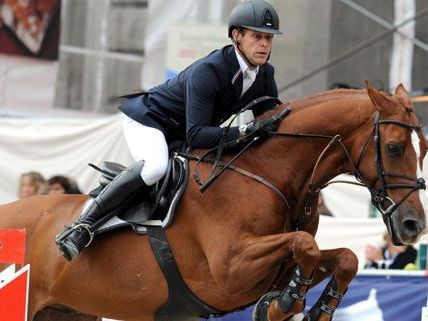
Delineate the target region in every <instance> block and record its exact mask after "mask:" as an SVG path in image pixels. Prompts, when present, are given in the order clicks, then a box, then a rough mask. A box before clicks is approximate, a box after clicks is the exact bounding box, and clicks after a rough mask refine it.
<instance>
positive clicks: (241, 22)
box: [229, 0, 282, 38]
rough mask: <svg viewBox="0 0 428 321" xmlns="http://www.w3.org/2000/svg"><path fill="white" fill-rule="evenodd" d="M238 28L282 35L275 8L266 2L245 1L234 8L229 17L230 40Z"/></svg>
mask: <svg viewBox="0 0 428 321" xmlns="http://www.w3.org/2000/svg"><path fill="white" fill-rule="evenodd" d="M236 27H243V28H247V29H251V30H254V31H260V32H266V33H272V34H282V32H281V31H279V18H278V14H277V13H276V10H275V8H274V7H273V6H272V5H271V4H270V3H268V2H266V1H264V0H245V1H242V2H240V3H239V4H238V5H237V6H236V7H235V8H233V10H232V12H231V13H230V16H229V38H232V31H233V29H235V28H236Z"/></svg>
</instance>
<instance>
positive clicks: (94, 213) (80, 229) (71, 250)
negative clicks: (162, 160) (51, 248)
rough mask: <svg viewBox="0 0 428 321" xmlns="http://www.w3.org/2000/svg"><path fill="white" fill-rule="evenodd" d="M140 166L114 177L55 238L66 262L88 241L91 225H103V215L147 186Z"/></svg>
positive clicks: (77, 253) (142, 162)
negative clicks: (73, 221)
mask: <svg viewBox="0 0 428 321" xmlns="http://www.w3.org/2000/svg"><path fill="white" fill-rule="evenodd" d="M143 166H144V161H140V162H137V163H135V164H134V165H132V166H131V167H129V168H127V169H126V170H124V171H123V172H121V173H120V174H119V175H117V176H116V177H115V178H114V179H113V180H112V181H111V182H110V183H109V184H108V185H107V186H106V187H105V188H104V189H103V190H102V191H101V193H100V194H99V195H98V196H97V197H96V198H92V199H90V200H89V201H88V202H87V203H86V204H85V206H84V207H83V210H82V213H81V214H80V216H79V218H78V220H77V221H76V222H75V223H74V224H73V226H70V227H67V228H66V229H65V230H64V231H63V232H62V233H61V234H59V235H57V236H56V238H55V243H56V244H57V246H58V247H59V249H60V251H61V252H62V254H63V255H64V257H65V258H66V259H67V260H69V261H71V260H72V259H73V258H75V257H76V256H77V255H79V253H80V251H81V250H82V249H83V248H84V247H87V246H88V245H89V244H90V243H91V242H92V240H93V238H94V233H93V227H94V225H95V224H96V225H98V226H99V225H101V224H103V223H104V222H105V221H106V220H107V219H108V218H109V216H108V215H107V214H109V213H111V212H112V211H113V210H115V209H117V208H118V207H119V206H120V205H122V204H123V203H124V202H125V201H126V200H127V199H129V197H131V196H133V195H135V192H136V191H138V190H140V189H143V188H146V187H147V185H146V184H145V183H144V181H143V180H142V178H141V176H140V172H141V169H142V168H143ZM103 219H104V220H103Z"/></svg>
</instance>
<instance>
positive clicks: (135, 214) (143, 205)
mask: <svg viewBox="0 0 428 321" xmlns="http://www.w3.org/2000/svg"><path fill="white" fill-rule="evenodd" d="M180 148H181V147H174V148H173V149H172V150H171V152H170V158H169V160H168V167H167V171H166V174H165V176H164V177H163V178H162V179H161V180H160V181H159V182H158V183H157V184H155V185H153V187H152V188H151V190H149V191H147V190H145V191H142V192H140V193H137V194H136V195H134V196H133V197H132V198H131V199H130V200H129V201H128V202H127V203H125V204H124V205H123V206H121V207H120V208H119V209H117V210H115V212H116V213H117V214H116V215H115V216H112V217H111V218H110V219H109V220H108V221H106V222H105V223H104V224H102V225H101V226H99V227H97V228H96V229H95V231H94V233H95V234H96V235H98V234H101V233H104V232H108V231H111V230H114V229H117V228H123V227H131V228H132V229H133V230H134V231H135V232H136V233H137V234H147V226H159V227H162V228H164V229H166V228H167V227H168V226H169V225H170V224H171V222H172V220H173V216H174V213H175V208H176V207H177V204H178V202H179V201H180V199H181V196H182V195H183V193H184V191H185V189H186V186H187V182H188V177H189V170H188V160H187V159H185V158H182V157H180V156H178V154H177V153H176V152H177V151H179V150H180ZM89 165H90V166H91V167H93V168H95V169H96V170H98V171H99V172H101V174H102V175H101V178H100V180H99V186H98V187H97V188H95V189H94V190H92V191H91V192H90V193H89V195H90V196H91V197H96V196H97V195H98V194H99V193H100V192H101V191H102V190H103V189H104V188H105V186H107V185H108V184H109V183H110V182H111V181H112V180H113V179H114V178H115V177H116V176H117V175H118V174H119V173H121V172H122V171H123V170H125V169H126V167H125V166H123V165H121V164H118V163H114V162H107V161H106V162H104V163H103V165H102V167H101V168H99V167H97V166H95V165H93V164H89Z"/></svg>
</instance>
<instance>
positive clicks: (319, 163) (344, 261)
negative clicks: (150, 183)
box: [0, 83, 427, 321]
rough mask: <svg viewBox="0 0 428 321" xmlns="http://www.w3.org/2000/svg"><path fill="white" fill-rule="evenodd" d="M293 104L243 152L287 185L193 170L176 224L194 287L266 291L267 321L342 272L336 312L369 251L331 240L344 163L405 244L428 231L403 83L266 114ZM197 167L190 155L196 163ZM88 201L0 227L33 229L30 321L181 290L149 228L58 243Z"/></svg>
mask: <svg viewBox="0 0 428 321" xmlns="http://www.w3.org/2000/svg"><path fill="white" fill-rule="evenodd" d="M285 107H288V108H290V110H291V112H290V113H289V115H288V116H287V117H286V118H284V119H283V120H282V121H281V122H280V126H279V129H278V131H277V132H276V133H271V134H272V135H271V136H272V137H269V138H267V139H266V140H265V141H264V142H262V143H257V144H254V145H252V146H251V147H250V148H249V149H247V150H246V151H245V152H243V153H242V155H241V156H240V157H239V158H238V159H237V160H236V161H235V162H234V166H235V167H237V168H238V167H239V168H241V169H245V171H247V172H251V173H253V174H256V175H258V176H259V177H263V179H264V180H266V181H269V182H270V183H271V184H272V185H274V186H275V187H276V189H277V190H276V192H275V191H274V190H273V189H271V188H268V186H267V185H266V184H261V183H260V180H259V181H258V180H254V179H252V178H251V177H249V176H245V175H242V174H240V173H238V172H236V171H233V170H225V172H224V173H223V175H222V176H221V177H220V178H219V179H218V180H216V181H215V182H214V183H213V184H212V185H211V186H210V187H209V188H208V189H207V190H206V191H205V192H204V193H201V192H200V191H199V186H198V184H196V183H195V181H193V179H191V180H189V184H188V186H187V189H186V192H185V194H184V196H183V199H182V200H181V202H180V204H179V206H178V207H177V213H176V216H175V221H174V222H173V224H171V226H170V227H169V228H168V229H167V230H166V234H167V237H168V240H169V243H170V246H171V248H172V252H173V254H174V257H175V259H176V262H177V265H178V268H179V271H180V273H181V275H182V277H183V279H184V280H185V282H186V284H187V286H188V287H189V288H190V289H191V291H192V292H193V293H194V294H195V295H196V296H197V297H198V298H199V299H200V300H202V301H203V302H204V303H206V304H207V305H209V306H211V307H212V308H214V309H216V310H218V311H223V312H225V313H226V312H229V311H234V310H237V309H239V308H243V307H245V306H248V305H250V304H253V303H255V302H257V301H258V300H259V298H261V297H262V296H263V298H262V299H261V300H260V301H259V302H258V304H257V308H256V309H255V312H254V319H255V320H270V321H282V320H287V319H289V318H290V317H291V316H293V315H295V314H297V313H300V312H302V311H303V308H304V304H305V298H304V296H305V293H306V291H307V290H308V289H309V288H310V287H312V286H314V285H315V284H317V283H319V282H320V281H321V280H323V279H325V278H326V277H331V281H330V284H329V288H328V289H327V290H326V291H325V293H323V296H322V298H321V299H320V301H319V302H317V304H316V305H315V306H314V308H312V309H311V311H310V312H309V314H308V315H307V316H306V319H307V320H331V314H332V313H333V312H334V309H335V308H336V306H337V305H338V304H339V302H340V299H341V298H342V295H343V294H344V293H345V292H346V289H347V287H348V284H349V283H350V281H351V280H352V278H353V277H354V276H355V274H356V272H357V268H358V261H357V257H356V256H355V254H354V253H353V252H352V251H351V250H349V249H346V248H339V249H330V250H320V249H319V248H318V246H317V244H316V242H315V240H314V235H315V233H316V232H317V227H318V221H319V217H318V214H317V213H316V208H317V203H318V192H319V190H320V189H321V188H322V187H323V186H325V184H326V183H327V182H328V181H329V180H331V179H332V178H334V177H335V176H337V175H339V174H341V173H353V174H355V175H356V177H357V178H358V179H359V180H360V181H361V182H362V183H363V184H364V185H366V186H367V188H368V189H369V191H370V192H371V194H372V202H373V203H374V204H375V205H376V206H377V207H378V208H379V209H380V210H381V212H382V214H383V217H384V221H385V224H386V226H387V228H388V231H389V233H390V234H391V237H392V239H393V240H394V243H395V244H400V243H402V244H413V243H415V242H416V241H417V240H418V238H419V236H420V235H421V233H422V232H423V230H424V229H425V214H424V210H423V208H422V204H421V201H420V198H419V193H418V190H419V189H421V188H424V187H425V186H424V182H423V180H422V179H417V178H416V171H417V156H416V152H415V149H414V147H413V145H412V139H411V133H412V132H413V131H416V132H417V133H418V135H419V145H420V162H421V161H422V159H423V157H424V156H425V152H426V150H427V142H426V140H425V138H424V137H423V135H422V134H421V131H420V125H419V122H418V120H417V118H416V116H415V112H414V108H413V106H412V103H411V100H410V98H409V97H408V95H407V92H406V90H405V89H404V87H403V86H402V85H400V86H398V87H397V89H396V91H395V93H394V95H389V94H386V93H383V92H381V91H378V90H376V89H375V88H373V87H371V86H370V84H368V83H367V89H366V90H339V91H330V92H326V93H321V94H318V95H315V96H312V97H309V98H304V99H301V100H297V101H294V102H292V103H291V104H289V105H287V106H285V105H283V106H278V107H277V108H276V109H275V110H274V111H272V112H269V114H267V115H263V117H270V116H272V115H274V113H278V112H280V111H282V110H283V109H284V108H285ZM195 154H197V155H199V154H198V151H195V152H194V155H195ZM231 157H232V156H230V155H229V156H225V160H227V159H231ZM195 167H196V162H195V161H190V171H191V173H192V172H194V170H195ZM211 167H212V165H211V164H209V163H202V164H201V165H200V166H199V168H198V169H199V172H200V173H201V175H202V176H203V177H205V178H206V177H207V176H208V175H209V172H210V171H211ZM278 192H280V193H278ZM280 194H282V195H283V196H284V197H280ZM86 199H87V197H86V196H75V195H60V196H37V197H32V198H28V199H23V200H20V201H16V202H13V203H9V204H6V205H3V206H0V228H2V229H4V228H8V229H10V228H26V230H27V254H26V255H27V257H26V260H27V262H28V263H30V264H31V275H32V276H31V284H30V298H29V320H32V319H33V317H34V315H35V314H36V313H37V312H38V311H40V310H41V309H43V308H44V307H47V306H63V307H67V308H70V309H73V310H77V311H81V312H84V313H88V314H91V315H97V316H104V317H108V318H113V319H119V320H127V321H153V320H155V315H156V311H157V310H158V309H159V308H160V307H162V306H163V305H164V304H165V302H166V301H167V299H168V287H167V283H166V281H165V278H164V276H163V274H162V272H161V270H160V268H159V265H158V263H157V261H156V259H155V256H154V254H153V252H152V249H151V247H150V244H149V240H148V237H147V236H139V235H136V234H135V233H134V232H133V231H131V230H128V229H123V230H115V231H112V232H110V233H105V234H102V235H100V236H98V237H97V238H96V239H95V240H94V242H93V243H92V244H91V245H90V246H89V247H88V248H87V249H85V250H84V251H83V252H82V253H81V255H80V256H79V257H78V258H76V259H75V260H73V261H72V262H67V261H66V260H65V259H64V258H63V257H62V256H61V254H60V252H59V251H58V249H57V247H56V246H55V243H54V238H55V235H56V234H58V233H59V232H60V231H61V230H62V229H63V227H64V225H69V224H71V223H72V222H73V221H74V220H75V219H76V217H77V216H78V214H79V212H80V210H81V208H82V206H83V204H84V202H85V200H86ZM285 203H287V206H285ZM266 293H267V294H266ZM197 318H198V316H189V318H188V319H189V320H197ZM173 319H174V318H173Z"/></svg>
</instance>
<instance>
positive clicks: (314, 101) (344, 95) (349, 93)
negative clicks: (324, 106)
mask: <svg viewBox="0 0 428 321" xmlns="http://www.w3.org/2000/svg"><path fill="white" fill-rule="evenodd" d="M339 99H358V100H368V99H369V97H368V95H367V91H366V90H365V89H333V90H329V91H326V92H322V93H317V94H314V95H311V96H307V97H303V98H299V99H296V100H292V101H289V102H288V101H286V102H284V104H282V105H278V106H277V107H276V108H274V109H272V110H269V111H268V112H266V113H264V114H263V115H261V116H259V117H258V118H267V117H270V116H272V115H274V114H276V113H277V112H279V111H281V110H282V109H284V108H285V107H290V108H291V109H292V110H302V109H304V108H309V107H313V106H315V105H318V104H321V103H324V102H326V101H331V100H339Z"/></svg>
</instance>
